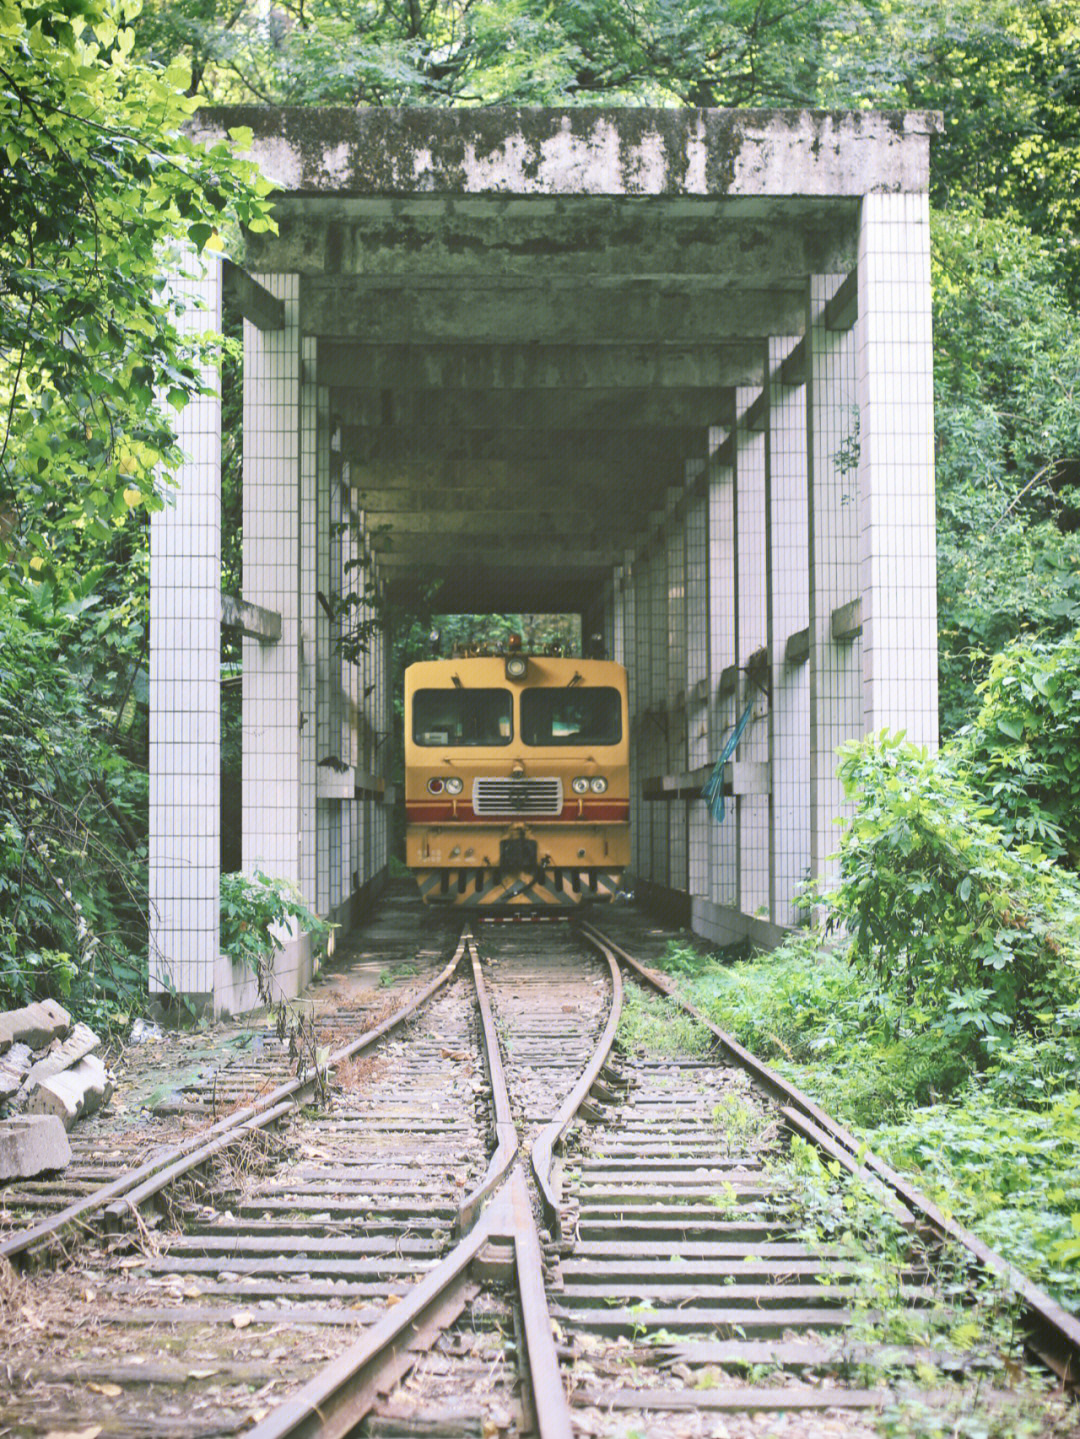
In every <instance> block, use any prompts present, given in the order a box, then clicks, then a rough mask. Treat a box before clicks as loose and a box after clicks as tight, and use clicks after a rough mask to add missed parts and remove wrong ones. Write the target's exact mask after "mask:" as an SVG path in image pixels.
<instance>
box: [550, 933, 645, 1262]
mask: <svg viewBox="0 0 1080 1439" xmlns="http://www.w3.org/2000/svg"><path fill="white" fill-rule="evenodd" d="M590 927H591V926H583V932H584V931H585V930H586V929H588V928H590ZM586 938H589V936H588V935H587V934H586ZM589 942H590V943H591V944H592V945H593V947H594V948H596V949H599V950H600V952H601V954H603V956H604V958H605V959H606V960H607V962H608V969H609V971H610V973H611V991H612V992H611V1010H610V1013H609V1014H608V1020H607V1024H606V1025H605V1026H604V1032H603V1034H602V1035H601V1036H600V1038H599V1040H598V1041H597V1045H596V1048H595V1050H594V1051H593V1054H592V1058H591V1059H590V1060H589V1062H588V1064H587V1065H586V1066H585V1068H584V1070H583V1071H582V1073H581V1078H580V1079H579V1080H578V1082H577V1083H576V1084H575V1085H574V1087H573V1089H572V1090H571V1091H570V1093H569V1094H568V1095H567V1096H566V1098H565V1099H564V1100H563V1102H562V1105H561V1106H560V1108H559V1112H558V1114H556V1116H555V1118H554V1119H553V1120H552V1121H551V1123H550V1124H548V1125H546V1126H545V1127H544V1128H543V1129H542V1130H541V1131H540V1133H539V1134H538V1135H537V1136H536V1139H535V1140H534V1141H533V1146H532V1171H533V1176H534V1178H535V1179H536V1183H537V1186H538V1187H539V1190H540V1196H541V1199H542V1202H543V1206H544V1219H545V1221H546V1222H547V1224H548V1227H549V1228H550V1230H551V1232H552V1234H553V1235H555V1236H556V1237H558V1236H559V1232H560V1229H561V1223H560V1216H559V1203H558V1199H557V1198H556V1195H555V1185H554V1181H553V1178H552V1174H551V1167H552V1162H553V1158H554V1149H555V1146H556V1144H558V1142H559V1140H560V1139H561V1138H562V1136H563V1135H564V1134H565V1133H566V1131H567V1129H568V1128H569V1127H570V1125H571V1123H572V1122H573V1120H574V1117H575V1115H576V1114H577V1112H578V1110H579V1109H580V1108H581V1107H582V1105H583V1104H584V1103H585V1101H586V1099H587V1098H588V1095H589V1091H590V1090H591V1089H592V1087H593V1085H594V1084H595V1083H596V1081H597V1079H598V1078H599V1075H600V1071H601V1070H602V1069H603V1067H604V1065H605V1064H606V1063H607V1059H608V1056H609V1055H610V1053H611V1046H612V1045H613V1044H614V1043H615V1032H616V1030H617V1029H618V1027H619V1020H620V1018H621V1017H622V1004H623V983H622V975H621V973H620V972H619V965H618V961H617V960H616V958H615V955H614V953H613V952H612V950H611V949H610V948H609V947H608V945H607V943H606V942H605V941H604V940H602V939H599V938H597V939H591V938H589Z"/></svg>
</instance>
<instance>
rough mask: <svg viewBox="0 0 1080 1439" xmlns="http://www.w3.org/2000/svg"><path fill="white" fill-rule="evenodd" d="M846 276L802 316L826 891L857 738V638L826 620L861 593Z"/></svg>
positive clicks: (818, 282) (816, 871) (815, 748)
mask: <svg viewBox="0 0 1080 1439" xmlns="http://www.w3.org/2000/svg"><path fill="white" fill-rule="evenodd" d="M843 280H844V276H843V275H814V276H812V277H811V280H810V309H809V315H808V317H807V333H806V343H807V391H806V425H807V459H808V462H809V493H810V855H811V870H812V873H813V877H814V878H815V879H816V880H818V881H819V882H820V883H824V884H826V885H828V884H829V883H831V882H832V880H833V878H834V877H835V872H836V866H835V862H834V861H832V860H831V859H830V856H832V855H834V854H835V852H836V849H837V846H838V844H839V831H838V829H837V827H836V825H835V823H834V821H835V819H836V818H837V816H840V815H843V814H846V813H848V812H849V807H848V806H847V805H846V804H845V802H844V797H843V791H842V789H841V786H840V782H839V780H838V779H837V777H836V749H837V746H838V745H839V744H841V743H842V742H843V741H844V740H846V739H850V738H851V737H852V736H853V735H858V734H861V733H862V728H863V712H862V655H861V643H860V641H859V639H858V638H856V639H853V640H842V641H837V640H834V639H833V636H832V615H833V611H834V610H836V609H838V608H839V607H841V606H843V605H846V604H848V603H849V602H850V601H852V600H855V599H856V598H857V597H858V594H859V542H858V535H859V502H858V473H857V446H858V443H859V408H858V394H857V388H856V379H855V337H854V333H853V332H852V331H851V330H841V331H832V330H829V329H827V328H826V325H825V307H826V305H827V303H828V301H829V300H830V299H831V298H832V296H833V295H834V294H835V293H836V291H837V290H838V289H839V288H840V285H841V284H842V283H843Z"/></svg>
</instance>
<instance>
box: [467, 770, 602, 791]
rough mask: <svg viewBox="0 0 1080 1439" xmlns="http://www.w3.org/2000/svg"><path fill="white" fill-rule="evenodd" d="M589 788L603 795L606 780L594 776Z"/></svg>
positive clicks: (599, 776) (600, 775)
mask: <svg viewBox="0 0 1080 1439" xmlns="http://www.w3.org/2000/svg"><path fill="white" fill-rule="evenodd" d="M447 788H449V786H447ZM589 788H590V789H591V790H592V792H593V794H603V793H604V791H605V790H606V789H607V780H606V779H605V778H604V776H603V775H602V774H598V775H594V777H593V778H592V779H591V780H590V781H589Z"/></svg>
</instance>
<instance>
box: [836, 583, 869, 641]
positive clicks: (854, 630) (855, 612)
mask: <svg viewBox="0 0 1080 1439" xmlns="http://www.w3.org/2000/svg"><path fill="white" fill-rule="evenodd" d="M831 632H832V637H833V639H834V640H835V641H836V643H837V644H839V645H843V644H850V643H851V641H852V640H857V639H858V638H859V636H860V635H861V634H862V596H861V595H860V596H858V598H856V599H853V600H848V602H847V604H846V605H840V606H838V607H837V608H836V609H835V610H833V612H832V623H831Z"/></svg>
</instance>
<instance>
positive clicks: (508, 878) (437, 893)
mask: <svg viewBox="0 0 1080 1439" xmlns="http://www.w3.org/2000/svg"><path fill="white" fill-rule="evenodd" d="M413 874H414V875H415V877H416V881H417V884H418V885H419V887H420V897H421V899H422V900H423V901H424V903H425V904H440V905H453V906H455V907H458V908H463V909H501V908H504V907H506V906H509V905H514V906H532V907H534V908H537V909H573V908H574V907H575V906H576V905H579V904H594V903H597V902H604V901H607V900H611V899H614V897H615V893H616V891H617V890H618V888H619V881H620V879H621V878H622V872H621V870H596V869H575V870H567V869H545V870H543V871H541V873H540V874H539V875H536V876H533V875H528V874H517V875H504V874H499V873H498V871H497V870H491V869H423V870H419V869H414V870H413Z"/></svg>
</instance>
